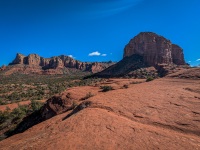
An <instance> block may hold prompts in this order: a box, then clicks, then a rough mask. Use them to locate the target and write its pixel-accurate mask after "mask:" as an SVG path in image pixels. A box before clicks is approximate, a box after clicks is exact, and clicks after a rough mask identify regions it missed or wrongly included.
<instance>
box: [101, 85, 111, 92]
mask: <svg viewBox="0 0 200 150" xmlns="http://www.w3.org/2000/svg"><path fill="white" fill-rule="evenodd" d="M100 88H101V89H102V92H108V91H111V90H113V87H112V86H101V87H100Z"/></svg>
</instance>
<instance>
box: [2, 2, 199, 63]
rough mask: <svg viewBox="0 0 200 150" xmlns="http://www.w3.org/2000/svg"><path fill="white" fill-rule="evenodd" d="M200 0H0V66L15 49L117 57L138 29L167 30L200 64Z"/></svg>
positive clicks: (82, 56)
mask: <svg viewBox="0 0 200 150" xmlns="http://www.w3.org/2000/svg"><path fill="white" fill-rule="evenodd" d="M199 14H200V1H199V0H0V66H1V65H3V64H8V63H9V62H11V61H12V60H13V59H14V58H15V55H16V53H22V54H24V55H28V54H30V53H37V54H39V55H40V56H43V57H51V56H57V55H61V54H64V55H71V56H73V57H75V59H78V60H81V61H109V60H112V61H119V60H121V59H122V56H123V49H124V46H125V45H126V44H127V43H128V42H129V40H130V39H131V38H133V37H134V36H135V35H137V34H138V33H139V32H143V31H151V32H155V33H157V34H160V35H163V36H164V37H166V38H167V39H170V40H171V41H172V42H173V43H175V44H178V45H179V46H181V47H182V48H183V49H184V54H185V59H186V61H187V62H189V63H190V64H191V65H197V64H200V16H199Z"/></svg>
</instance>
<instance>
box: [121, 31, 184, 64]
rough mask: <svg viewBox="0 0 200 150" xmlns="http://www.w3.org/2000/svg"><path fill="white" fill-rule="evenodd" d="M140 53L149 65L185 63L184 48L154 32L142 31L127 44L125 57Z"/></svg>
mask: <svg viewBox="0 0 200 150" xmlns="http://www.w3.org/2000/svg"><path fill="white" fill-rule="evenodd" d="M133 54H138V55H141V56H143V57H144V62H145V63H146V64H147V65H149V66H155V65H158V64H168V65H170V64H176V65H185V61H184V55H183V50H182V49H181V48H180V47H179V46H177V45H174V44H172V43H171V42H170V40H167V39H166V38H164V37H162V36H159V35H157V34H155V33H152V32H141V33H140V34H138V35H137V36H135V37H134V38H133V39H131V40H130V42H129V43H128V44H127V45H126V46H125V49H124V57H127V56H131V55H133Z"/></svg>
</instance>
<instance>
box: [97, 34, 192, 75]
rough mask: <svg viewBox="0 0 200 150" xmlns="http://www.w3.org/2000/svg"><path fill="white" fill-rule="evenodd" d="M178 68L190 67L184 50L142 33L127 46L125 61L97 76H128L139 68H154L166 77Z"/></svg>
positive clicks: (161, 38) (159, 37)
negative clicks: (185, 58)
mask: <svg viewBox="0 0 200 150" xmlns="http://www.w3.org/2000/svg"><path fill="white" fill-rule="evenodd" d="M177 66H179V67H180V66H183V67H189V66H188V65H187V64H186V63H185V60H184V55H183V50H182V48H180V47H179V46H178V45H175V44H172V43H171V42H170V40H167V39H166V38H164V37H163V36H160V35H157V34H155V33H152V32H141V33H140V34H138V35H137V36H135V37H134V38H133V39H131V40H130V42H129V43H128V44H127V45H126V46H125V48H124V55H123V59H122V60H121V61H120V62H118V63H117V64H115V65H113V66H111V67H109V68H107V69H105V70H103V71H102V72H99V73H97V74H95V76H100V77H103V76H105V77H106V76H109V77H117V76H126V75H128V74H129V73H130V72H132V71H134V70H137V69H138V68H147V67H154V68H155V69H156V70H157V72H158V75H160V76H164V75H166V74H168V73H169V72H170V71H171V70H174V69H176V67H177ZM141 76H143V75H141Z"/></svg>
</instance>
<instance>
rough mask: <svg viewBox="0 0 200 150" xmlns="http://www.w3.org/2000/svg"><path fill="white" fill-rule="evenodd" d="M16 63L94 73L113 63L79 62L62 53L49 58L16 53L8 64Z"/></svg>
mask: <svg viewBox="0 0 200 150" xmlns="http://www.w3.org/2000/svg"><path fill="white" fill-rule="evenodd" d="M17 64H21V65H26V66H29V68H30V67H34V68H35V67H41V68H42V70H49V69H64V68H71V69H78V70H81V71H89V72H92V73H96V72H99V71H102V70H104V69H106V68H108V67H109V66H111V65H113V64H114V63H113V62H105V63H100V62H95V63H88V62H81V61H78V60H75V59H73V58H71V57H69V56H64V55H61V56H57V57H51V58H43V57H40V56H39V55H37V54H30V55H28V56H24V55H22V54H17V56H16V58H15V59H14V60H13V62H12V63H10V64H9V65H17Z"/></svg>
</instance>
